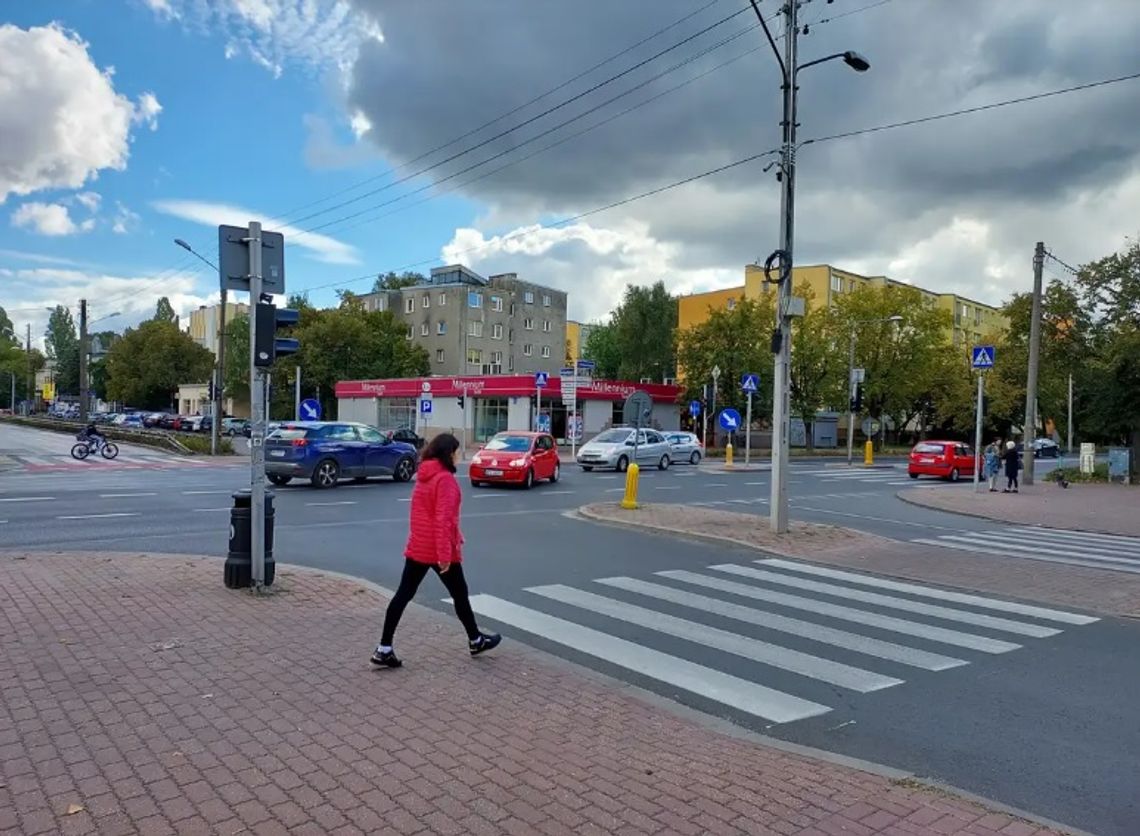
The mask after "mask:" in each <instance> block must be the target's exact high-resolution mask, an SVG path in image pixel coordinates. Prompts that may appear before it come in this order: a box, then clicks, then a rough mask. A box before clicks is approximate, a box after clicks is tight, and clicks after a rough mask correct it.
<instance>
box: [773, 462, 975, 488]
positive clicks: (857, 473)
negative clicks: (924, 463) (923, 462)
mask: <svg viewBox="0 0 1140 836" xmlns="http://www.w3.org/2000/svg"><path fill="white" fill-rule="evenodd" d="M791 472H792V474H793V475H794V476H815V477H816V478H818V479H819V481H821V482H830V483H839V482H847V483H852V484H854V483H868V484H869V483H877V484H882V485H895V486H899V487H901V486H904V485H905V486H907V487H914V488H937V487H946V486H949V485H952V484H953V483H952V482H947V481H944V480H942V479H937V478H935V477H931V476H927V477H920V478H918V479H911V478H910V477H909V476H908V475H907V472H906V470H902V469H897V468H893V467H892V468H889V469H886V468H884V469H878V470H872V469H862V470H861V469H859V468H851V469H847V468H840V467H817V468H806V469H797V468H794V467H793V468H792V471H791Z"/></svg>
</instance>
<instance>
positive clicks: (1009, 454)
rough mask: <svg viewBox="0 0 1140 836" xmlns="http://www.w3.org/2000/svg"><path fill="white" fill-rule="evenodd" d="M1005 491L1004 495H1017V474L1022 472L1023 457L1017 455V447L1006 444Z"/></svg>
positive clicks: (1010, 443)
mask: <svg viewBox="0 0 1140 836" xmlns="http://www.w3.org/2000/svg"><path fill="white" fill-rule="evenodd" d="M1004 458H1005V490H1003V491H1002V493H1017V487H1018V485H1017V472H1018V471H1019V470H1021V456H1019V455H1017V445H1016V444H1014V443H1013V442H1012V441H1007V442H1006V443H1005V456H1004Z"/></svg>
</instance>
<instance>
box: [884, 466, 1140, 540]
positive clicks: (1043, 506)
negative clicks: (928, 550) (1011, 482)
mask: <svg viewBox="0 0 1140 836" xmlns="http://www.w3.org/2000/svg"><path fill="white" fill-rule="evenodd" d="M898 497H899V499H901V500H903V501H904V502H909V503H911V504H913V505H921V506H923V507H924V508H936V509H938V510H939V511H950V512H952V513H955V514H968V515H970V516H974V517H983V518H985V519H990V520H998V521H1003V522H1011V523H1015V524H1017V525H1042V526H1046V527H1048V528H1068V529H1071V530H1074V531H1093V532H1098V533H1101V534H1120V535H1124V536H1126V537H1140V513H1137V511H1140V488H1137V487H1125V486H1124V485H1099V484H1079V483H1073V484H1070V485H1069V487H1068V488H1062V487H1060V486H1059V485H1057V484H1054V483H1053V482H1050V481H1048V480H1040V479H1039V480H1038V482H1037V483H1036V484H1034V485H1030V486H1024V487H1022V488H1021V492H1020V493H1015V494H1013V493H1000V492H999V493H990V492H989V491H983V492H982V493H975V492H974V491H972V490H968V489H963V490H954V491H931V490H922V489H912V490H903V491H900V492H899V494H898Z"/></svg>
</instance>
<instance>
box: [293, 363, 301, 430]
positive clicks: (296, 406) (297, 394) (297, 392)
mask: <svg viewBox="0 0 1140 836" xmlns="http://www.w3.org/2000/svg"><path fill="white" fill-rule="evenodd" d="M295 369H296V375H295V378H296V379H295V380H294V382H293V385H294V389H293V420H294V421H300V420H301V367H300V366H296V367H295Z"/></svg>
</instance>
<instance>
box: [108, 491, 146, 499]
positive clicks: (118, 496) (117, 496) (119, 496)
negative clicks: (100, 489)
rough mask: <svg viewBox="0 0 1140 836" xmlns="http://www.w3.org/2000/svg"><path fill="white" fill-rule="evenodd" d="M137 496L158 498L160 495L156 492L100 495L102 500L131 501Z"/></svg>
mask: <svg viewBox="0 0 1140 836" xmlns="http://www.w3.org/2000/svg"><path fill="white" fill-rule="evenodd" d="M136 496H158V494H157V493H155V492H154V491H149V492H146V493H101V494H99V498H100V499H130V498H132V497H136Z"/></svg>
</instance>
